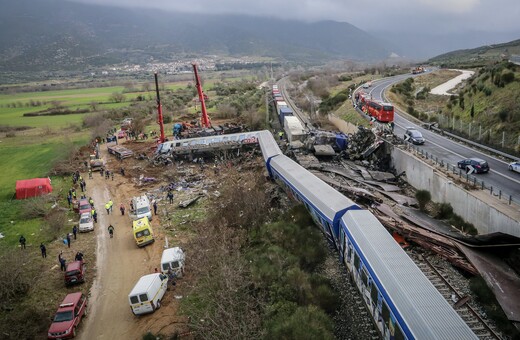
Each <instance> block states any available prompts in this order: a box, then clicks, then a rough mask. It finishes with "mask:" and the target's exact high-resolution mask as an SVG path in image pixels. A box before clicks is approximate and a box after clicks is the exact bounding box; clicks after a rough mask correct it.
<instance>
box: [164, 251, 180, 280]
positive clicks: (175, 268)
mask: <svg viewBox="0 0 520 340" xmlns="http://www.w3.org/2000/svg"><path fill="white" fill-rule="evenodd" d="M169 270H171V271H172V273H173V274H175V275H176V276H177V277H179V278H181V277H182V275H183V274H184V252H183V251H182V249H181V248H179V247H173V248H168V249H164V250H163V253H162V257H161V272H163V273H164V274H168V271H169Z"/></svg>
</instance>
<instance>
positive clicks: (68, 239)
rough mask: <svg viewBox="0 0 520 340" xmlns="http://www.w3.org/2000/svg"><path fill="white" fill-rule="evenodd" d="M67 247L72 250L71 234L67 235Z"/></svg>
mask: <svg viewBox="0 0 520 340" xmlns="http://www.w3.org/2000/svg"><path fill="white" fill-rule="evenodd" d="M67 245H68V246H69V248H70V233H67Z"/></svg>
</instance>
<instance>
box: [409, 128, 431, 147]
mask: <svg viewBox="0 0 520 340" xmlns="http://www.w3.org/2000/svg"><path fill="white" fill-rule="evenodd" d="M404 140H405V141H409V142H410V143H413V144H424V142H425V141H426V139H424V137H423V135H422V133H421V132H419V130H417V129H415V128H406V131H405V133H404Z"/></svg>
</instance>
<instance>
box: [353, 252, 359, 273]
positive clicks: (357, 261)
mask: <svg viewBox="0 0 520 340" xmlns="http://www.w3.org/2000/svg"><path fill="white" fill-rule="evenodd" d="M359 262H360V261H359V255H358V254H357V253H354V268H355V269H356V270H358V269H359Z"/></svg>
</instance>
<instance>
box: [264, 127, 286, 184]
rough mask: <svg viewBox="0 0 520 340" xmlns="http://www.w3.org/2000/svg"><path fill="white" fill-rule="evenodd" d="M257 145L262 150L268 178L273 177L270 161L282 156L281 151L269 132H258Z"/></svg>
mask: <svg viewBox="0 0 520 340" xmlns="http://www.w3.org/2000/svg"><path fill="white" fill-rule="evenodd" d="M258 144H260V149H261V150H262V155H263V156H264V161H265V164H266V167H267V172H268V173H269V177H273V174H272V172H271V166H270V163H271V159H272V158H273V157H274V156H278V155H282V154H283V153H282V150H280V147H279V146H278V144H277V143H276V140H275V139H274V137H273V135H272V134H271V132H269V131H267V130H262V131H259V132H258Z"/></svg>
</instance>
